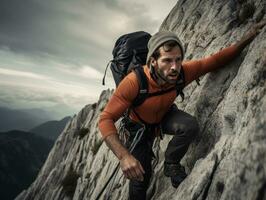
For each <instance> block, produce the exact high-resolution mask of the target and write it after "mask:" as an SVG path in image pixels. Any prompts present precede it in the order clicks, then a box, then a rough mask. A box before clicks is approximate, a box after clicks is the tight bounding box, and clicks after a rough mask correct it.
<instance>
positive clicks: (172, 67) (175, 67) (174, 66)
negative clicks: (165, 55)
mask: <svg viewBox="0 0 266 200" xmlns="http://www.w3.org/2000/svg"><path fill="white" fill-rule="evenodd" d="M178 68H179V62H176V61H173V62H172V63H171V69H172V70H175V71H177V70H178Z"/></svg>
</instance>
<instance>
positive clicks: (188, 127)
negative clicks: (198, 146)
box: [173, 117, 199, 141]
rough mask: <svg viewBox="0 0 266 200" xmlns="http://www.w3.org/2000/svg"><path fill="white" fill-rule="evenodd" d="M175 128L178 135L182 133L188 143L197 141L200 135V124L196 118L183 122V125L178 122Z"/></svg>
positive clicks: (174, 125)
mask: <svg viewBox="0 0 266 200" xmlns="http://www.w3.org/2000/svg"><path fill="white" fill-rule="evenodd" d="M173 128H174V129H175V131H176V134H177V135H179V133H181V135H182V137H184V138H186V139H187V140H188V141H192V140H193V139H195V138H196V136H197V135H198V133H199V124H198V121H197V119H196V118H195V117H190V118H188V119H186V120H185V121H183V123H180V122H178V121H177V122H176V123H174V124H173Z"/></svg>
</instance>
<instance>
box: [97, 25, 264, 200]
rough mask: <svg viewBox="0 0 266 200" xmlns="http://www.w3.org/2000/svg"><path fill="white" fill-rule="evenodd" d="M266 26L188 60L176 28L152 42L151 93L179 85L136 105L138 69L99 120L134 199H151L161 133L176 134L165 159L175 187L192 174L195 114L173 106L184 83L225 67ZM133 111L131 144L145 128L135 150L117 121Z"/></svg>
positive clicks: (196, 130) (148, 72)
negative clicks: (189, 154)
mask: <svg viewBox="0 0 266 200" xmlns="http://www.w3.org/2000/svg"><path fill="white" fill-rule="evenodd" d="M265 24H266V20H263V21H261V22H260V23H257V24H255V25H253V26H252V28H251V30H250V31H248V32H247V34H244V36H243V37H242V38H241V39H240V41H238V42H236V43H235V44H232V45H231V46H229V47H227V48H224V49H222V50H220V51H219V52H218V53H215V54H213V55H211V56H209V57H206V58H203V59H199V60H191V61H183V59H184V54H185V52H184V49H183V45H182V43H181V42H180V40H179V39H178V37H177V36H176V34H174V33H173V32H169V31H159V32H157V33H156V34H154V35H153V36H152V37H151V39H150V40H149V43H148V50H149V52H148V55H147V62H146V65H145V66H144V72H145V75H146V76H147V80H148V86H149V87H148V88H149V92H150V93H155V92H160V91H165V90H169V88H171V87H176V85H177V82H180V83H181V84H180V87H181V88H179V89H181V90H169V92H167V93H163V94H161V95H157V96H153V97H151V98H147V99H146V100H145V101H144V102H143V103H142V104H141V105H139V106H137V107H132V106H131V103H132V102H133V100H134V99H135V98H136V96H137V95H138V92H139V85H138V80H137V78H136V74H135V73H129V74H128V75H127V76H126V77H125V78H124V79H123V80H122V82H120V84H119V86H118V88H117V89H116V90H115V91H114V93H113V95H112V96H111V98H110V100H109V102H108V103H107V105H106V107H105V109H104V110H103V112H102V113H101V116H100V119H99V129H100V131H101V134H102V137H103V140H104V141H105V143H106V144H107V146H108V147H109V148H110V149H111V150H112V151H113V153H114V154H115V155H116V156H117V158H118V159H119V162H120V168H121V170H122V172H123V174H124V176H125V177H126V178H128V179H130V182H129V199H130V200H136V199H137V200H142V199H146V191H147V189H148V186H149V181H150V178H151V175H152V166H151V161H152V156H153V153H152V144H153V141H154V139H155V137H156V136H160V135H162V134H170V135H173V138H172V140H171V141H170V142H169V144H168V146H167V149H166V152H165V161H164V174H165V175H166V176H167V177H170V180H171V183H172V185H173V187H175V188H177V187H178V185H179V184H180V183H181V182H182V181H183V180H184V179H185V178H186V176H187V174H186V172H185V169H184V167H183V166H181V165H180V160H181V159H182V157H183V156H184V155H185V153H186V151H187V150H188V147H189V145H190V143H191V142H192V141H193V139H194V138H195V137H196V136H197V135H198V133H199V125H198V122H197V120H196V118H195V117H193V116H191V115H190V114H188V113H186V112H184V111H181V110H179V109H178V108H177V106H176V105H175V104H174V100H175V98H176V96H177V95H178V94H177V93H178V92H177V91H179V92H180V93H181V92H182V88H183V87H182V82H183V83H184V85H183V86H187V85H188V84H190V83H191V82H192V81H193V80H196V79H197V78H198V77H200V76H202V75H204V74H206V73H208V72H211V71H213V70H215V69H218V68H219V67H222V66H225V65H226V64H228V63H229V62H230V61H232V60H233V59H234V58H235V57H236V56H237V55H238V54H239V53H240V52H241V51H242V50H243V49H244V47H245V46H246V45H248V44H249V43H250V42H251V41H252V40H253V39H254V38H255V36H256V35H257V34H258V33H259V32H260V31H261V29H262V27H263V26H264V25H265ZM127 109H129V118H128V119H127V123H126V127H125V128H126V130H127V131H128V132H129V133H130V136H129V142H130V141H132V140H133V139H134V134H136V132H137V131H138V130H139V129H140V128H142V127H144V128H145V130H144V134H143V137H142V139H141V141H140V142H139V143H138V144H137V145H136V147H135V149H134V151H133V152H132V153H130V152H129V151H128V149H127V148H126V147H125V146H124V145H123V144H122V143H121V141H120V140H119V137H118V134H117V129H116V127H115V125H114V123H115V122H116V121H117V120H118V119H119V118H120V117H121V116H122V115H123V113H125V111H126V110H127Z"/></svg>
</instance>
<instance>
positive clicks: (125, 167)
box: [120, 154, 145, 181]
mask: <svg viewBox="0 0 266 200" xmlns="http://www.w3.org/2000/svg"><path fill="white" fill-rule="evenodd" d="M120 167H121V170H122V171H123V174H124V175H125V177H126V178H128V179H132V180H137V181H143V180H144V178H143V174H144V173H145V171H144V169H143V168H142V166H141V164H140V162H139V161H138V160H137V159H136V158H135V157H134V156H132V155H131V154H126V155H124V157H122V159H121V160H120Z"/></svg>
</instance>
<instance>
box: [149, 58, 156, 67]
mask: <svg viewBox="0 0 266 200" xmlns="http://www.w3.org/2000/svg"><path fill="white" fill-rule="evenodd" d="M150 63H151V66H156V63H157V61H156V60H155V59H154V58H153V57H151V60H150Z"/></svg>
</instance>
